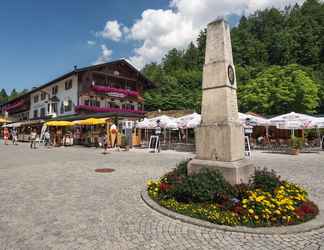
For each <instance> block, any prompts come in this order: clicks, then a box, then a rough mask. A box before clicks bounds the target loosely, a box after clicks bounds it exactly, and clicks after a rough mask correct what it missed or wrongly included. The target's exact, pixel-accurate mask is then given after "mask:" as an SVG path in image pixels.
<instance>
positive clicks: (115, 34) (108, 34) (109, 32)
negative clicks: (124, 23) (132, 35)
mask: <svg viewBox="0 0 324 250" xmlns="http://www.w3.org/2000/svg"><path fill="white" fill-rule="evenodd" d="M120 28H121V27H120V25H119V23H118V22H117V21H116V20H114V21H108V22H107V23H106V25H105V28H104V30H103V31H102V32H100V34H101V36H102V37H104V38H108V39H111V40H113V41H115V42H118V41H119V40H120V39H121V37H122V32H121V29H120Z"/></svg>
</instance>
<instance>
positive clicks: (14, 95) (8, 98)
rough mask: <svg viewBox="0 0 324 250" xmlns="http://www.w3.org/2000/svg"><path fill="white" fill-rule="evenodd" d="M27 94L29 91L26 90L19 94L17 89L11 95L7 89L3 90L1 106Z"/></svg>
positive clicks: (1, 91) (0, 92)
mask: <svg viewBox="0 0 324 250" xmlns="http://www.w3.org/2000/svg"><path fill="white" fill-rule="evenodd" d="M26 92H28V90H27V89H24V90H23V91H21V92H18V91H17V90H16V89H13V90H12V91H11V92H10V94H9V95H8V94H7V92H6V90H5V89H1V90H0V104H1V103H4V102H7V101H10V100H12V99H14V98H16V97H17V96H19V95H23V94H25V93H26Z"/></svg>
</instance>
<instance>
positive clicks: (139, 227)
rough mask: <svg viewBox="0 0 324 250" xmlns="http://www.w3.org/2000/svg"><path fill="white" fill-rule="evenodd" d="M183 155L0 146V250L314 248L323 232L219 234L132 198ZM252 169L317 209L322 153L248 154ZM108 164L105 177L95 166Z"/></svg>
mask: <svg viewBox="0 0 324 250" xmlns="http://www.w3.org/2000/svg"><path fill="white" fill-rule="evenodd" d="M190 156H191V155H190V154H185V153H175V152H162V153H161V154H151V153H147V152H144V151H140V152H114V153H112V154H108V155H102V154H101V151H100V150H96V149H91V148H79V147H72V148H53V149H49V150H48V149H44V148H42V149H38V150H32V149H29V148H28V146H27V145H19V146H13V145H10V146H4V145H1V146H0V159H1V161H0V249H24V250H25V249H33V250H34V249H35V250H38V249H69V250H70V249H87V250H88V249H108V250H115V249H177V250H180V249H273V250H274V249H320V245H321V244H323V242H324V229H321V230H317V231H312V232H308V233H302V234H294V235H273V236H270V235H256V234H243V233H231V232H224V231H219V230H215V229H206V228H202V227H198V226H194V225H190V224H186V223H182V222H179V221H176V220H173V219H171V218H168V217H166V216H164V215H161V214H159V213H157V212H155V211H153V210H152V209H150V208H149V207H148V206H147V205H146V204H144V202H143V201H142V200H141V198H140V191H141V190H142V189H143V188H144V185H145V181H146V179H147V178H155V177H159V176H160V175H161V174H163V173H165V172H166V171H168V170H170V169H171V168H173V167H174V166H175V164H176V162H178V161H179V160H181V159H184V158H188V157H190ZM253 160H254V161H255V162H256V163H257V165H262V166H267V167H269V168H275V169H277V170H279V171H280V173H281V174H282V176H283V177H285V178H286V177H288V178H289V179H291V180H294V181H296V182H297V183H300V184H303V185H305V186H306V188H307V189H308V190H309V191H310V193H311V195H312V198H313V199H314V200H315V201H317V202H318V203H319V204H320V207H321V208H322V209H323V208H324V204H323V201H324V199H323V198H324V185H323V180H324V164H323V162H324V154H323V153H321V154H304V155H300V156H287V155H276V154H266V153H255V154H254V159H253ZM103 167H110V168H114V169H115V170H116V171H115V172H113V173H109V174H107V173H106V174H99V173H95V172H94V169H95V168H103Z"/></svg>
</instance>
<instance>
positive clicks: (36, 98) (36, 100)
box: [34, 95, 39, 103]
mask: <svg viewBox="0 0 324 250" xmlns="http://www.w3.org/2000/svg"><path fill="white" fill-rule="evenodd" d="M38 98H39V97H38V95H35V96H34V103H37V102H38Z"/></svg>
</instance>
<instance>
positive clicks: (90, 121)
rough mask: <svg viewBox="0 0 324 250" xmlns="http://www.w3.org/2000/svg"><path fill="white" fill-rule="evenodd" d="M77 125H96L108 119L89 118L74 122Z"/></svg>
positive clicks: (104, 122)
mask: <svg viewBox="0 0 324 250" xmlns="http://www.w3.org/2000/svg"><path fill="white" fill-rule="evenodd" d="M73 124H75V125H84V126H94V125H101V124H106V119H104V118H88V119H85V120H80V121H75V122H73Z"/></svg>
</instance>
